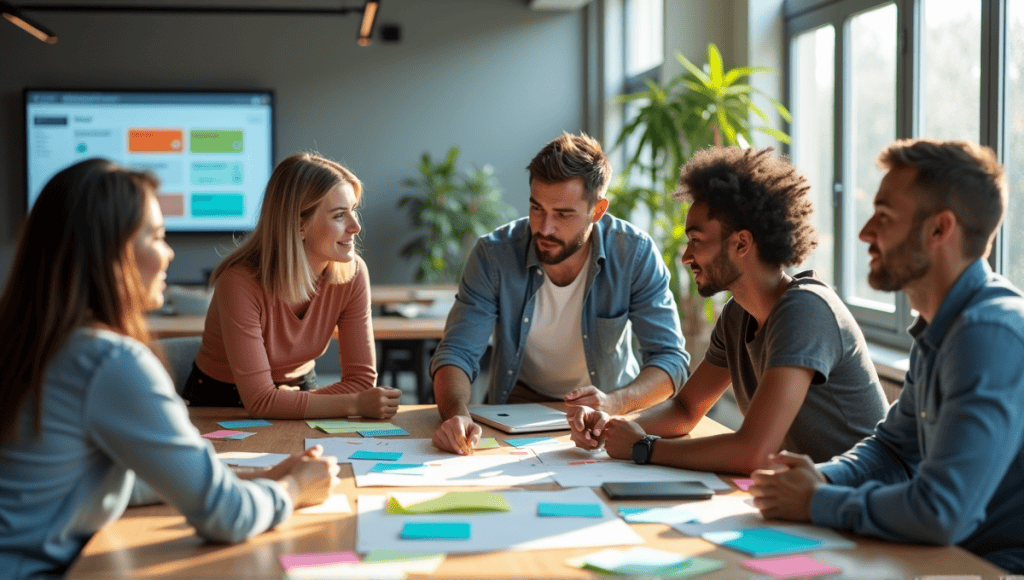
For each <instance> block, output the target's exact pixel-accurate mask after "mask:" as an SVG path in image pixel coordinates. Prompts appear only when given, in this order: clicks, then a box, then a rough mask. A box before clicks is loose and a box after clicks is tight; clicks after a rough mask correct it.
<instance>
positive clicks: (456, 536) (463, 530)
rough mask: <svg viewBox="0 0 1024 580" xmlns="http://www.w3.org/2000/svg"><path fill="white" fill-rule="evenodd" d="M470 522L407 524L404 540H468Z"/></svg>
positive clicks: (403, 531) (403, 534) (402, 534)
mask: <svg viewBox="0 0 1024 580" xmlns="http://www.w3.org/2000/svg"><path fill="white" fill-rule="evenodd" d="M469 535H470V525H469V522H406V524H405V525H404V526H402V533H401V535H400V536H399V537H400V538H402V539H403V540H468V539H469Z"/></svg>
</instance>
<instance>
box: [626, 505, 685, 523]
mask: <svg viewBox="0 0 1024 580" xmlns="http://www.w3.org/2000/svg"><path fill="white" fill-rule="evenodd" d="M619 515H620V516H622V519H624V520H626V521H627V522H629V523H631V524H669V525H671V524H686V523H689V522H695V521H697V516H695V515H694V514H693V512H692V511H690V510H688V509H686V508H684V507H681V506H673V507H660V508H634V507H620V508H619Z"/></svg>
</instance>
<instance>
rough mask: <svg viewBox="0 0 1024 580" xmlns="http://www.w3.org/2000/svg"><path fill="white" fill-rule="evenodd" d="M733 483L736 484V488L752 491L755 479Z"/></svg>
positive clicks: (736, 480) (737, 480) (739, 480)
mask: <svg viewBox="0 0 1024 580" xmlns="http://www.w3.org/2000/svg"><path fill="white" fill-rule="evenodd" d="M732 482H733V483H735V484H736V487H738V488H740V489H742V490H743V491H747V490H748V489H750V486H752V485H754V480H753V479H734V480H732Z"/></svg>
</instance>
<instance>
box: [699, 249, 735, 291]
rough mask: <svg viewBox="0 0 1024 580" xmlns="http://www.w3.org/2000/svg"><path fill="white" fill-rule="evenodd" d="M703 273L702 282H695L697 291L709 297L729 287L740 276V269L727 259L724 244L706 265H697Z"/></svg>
mask: <svg viewBox="0 0 1024 580" xmlns="http://www.w3.org/2000/svg"><path fill="white" fill-rule="evenodd" d="M698 269H700V270H701V271H702V272H703V273H704V283H703V284H700V283H698V284H697V293H698V294H700V295H701V296H703V297H704V298H710V297H712V296H714V295H715V294H718V293H719V292H722V291H723V290H725V289H726V288H728V287H729V285H730V284H732V283H733V282H735V281H736V279H737V278H739V277H740V269H739V268H737V267H736V264H733V263H732V262H730V261H729V257H728V255H727V254H726V248H725V245H724V244H723V245H722V249H721V250H720V251H719V252H718V255H717V256H715V259H714V260H712V261H711V263H709V264H708V265H707V266H699V267H698Z"/></svg>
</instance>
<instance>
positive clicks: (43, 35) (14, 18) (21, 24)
mask: <svg viewBox="0 0 1024 580" xmlns="http://www.w3.org/2000/svg"><path fill="white" fill-rule="evenodd" d="M0 14H2V15H3V17H4V18H6V19H7V20H9V21H10V22H11V24H13V25H15V26H17V27H18V28H20V29H22V30H24V31H25V32H27V33H29V34H31V35H32V36H34V37H36V38H38V39H39V40H42V41H43V42H45V43H48V44H54V43H55V42H57V35H55V34H54V33H52V32H50V31H49V30H48V29H47V28H46V27H45V26H43V25H41V24H38V23H36V22H33V21H32V20H29V19H28V18H26V17H25V16H24V15H22V13H21V12H19V11H18V9H17V8H15V7H14V6H11V5H10V4H8V3H7V2H0Z"/></svg>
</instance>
